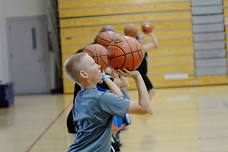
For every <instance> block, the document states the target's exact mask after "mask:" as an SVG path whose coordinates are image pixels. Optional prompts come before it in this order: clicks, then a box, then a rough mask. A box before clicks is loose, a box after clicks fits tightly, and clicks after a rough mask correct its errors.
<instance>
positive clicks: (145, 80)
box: [142, 75, 154, 91]
mask: <svg viewBox="0 0 228 152" xmlns="http://www.w3.org/2000/svg"><path fill="white" fill-rule="evenodd" d="M142 78H143V80H144V83H145V85H146V89H147V91H149V90H151V89H153V88H154V86H153V84H152V83H151V82H150V79H149V78H148V77H147V75H142Z"/></svg>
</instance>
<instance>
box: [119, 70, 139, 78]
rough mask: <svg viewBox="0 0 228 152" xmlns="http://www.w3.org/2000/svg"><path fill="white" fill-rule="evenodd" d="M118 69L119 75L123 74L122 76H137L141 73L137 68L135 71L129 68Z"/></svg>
mask: <svg viewBox="0 0 228 152" xmlns="http://www.w3.org/2000/svg"><path fill="white" fill-rule="evenodd" d="M116 71H117V73H118V74H119V75H122V76H125V77H132V78H136V77H137V76H138V75H140V73H139V72H138V71H137V70H135V71H128V70H127V69H122V70H120V69H118V70H116Z"/></svg>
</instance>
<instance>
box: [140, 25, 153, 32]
mask: <svg viewBox="0 0 228 152" xmlns="http://www.w3.org/2000/svg"><path fill="white" fill-rule="evenodd" d="M141 29H142V32H143V33H145V34H149V33H151V32H152V31H153V26H152V25H151V24H150V23H143V24H142V26H141Z"/></svg>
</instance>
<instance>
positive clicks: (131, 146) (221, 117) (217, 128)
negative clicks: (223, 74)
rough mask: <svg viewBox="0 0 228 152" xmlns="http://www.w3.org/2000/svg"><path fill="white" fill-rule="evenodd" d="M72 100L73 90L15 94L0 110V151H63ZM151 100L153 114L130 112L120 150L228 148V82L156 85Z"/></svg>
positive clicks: (213, 151)
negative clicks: (46, 93)
mask: <svg viewBox="0 0 228 152" xmlns="http://www.w3.org/2000/svg"><path fill="white" fill-rule="evenodd" d="M129 93H130V96H131V98H132V99H137V94H136V92H135V91H130V92H129ZM71 102H72V95H65V96H63V95H33V96H17V97H16V99H15V104H14V105H13V106H12V107H10V108H7V109H0V152H64V151H66V150H67V148H68V146H69V145H70V144H71V142H72V135H70V134H68V133H67V128H66V117H67V114H68V111H69V109H70V107H71ZM151 104H152V106H153V111H154V114H153V116H136V115H131V118H132V124H131V125H130V126H129V127H128V128H127V130H125V131H124V132H122V133H121V141H122V144H123V146H122V147H121V149H122V152H228V86H210V87H195V88H178V89H174V88H172V89H157V90H156V94H155V96H154V99H153V101H152V102H151Z"/></svg>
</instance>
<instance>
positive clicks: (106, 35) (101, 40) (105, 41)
mask: <svg viewBox="0 0 228 152" xmlns="http://www.w3.org/2000/svg"><path fill="white" fill-rule="evenodd" d="M120 37H121V36H120V35H119V34H117V33H115V32H113V31H106V32H101V33H99V34H98V35H97V36H96V38H95V43H96V44H100V45H102V46H104V47H105V48H107V47H108V46H109V45H110V43H111V42H112V41H113V40H115V39H119V38H120Z"/></svg>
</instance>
